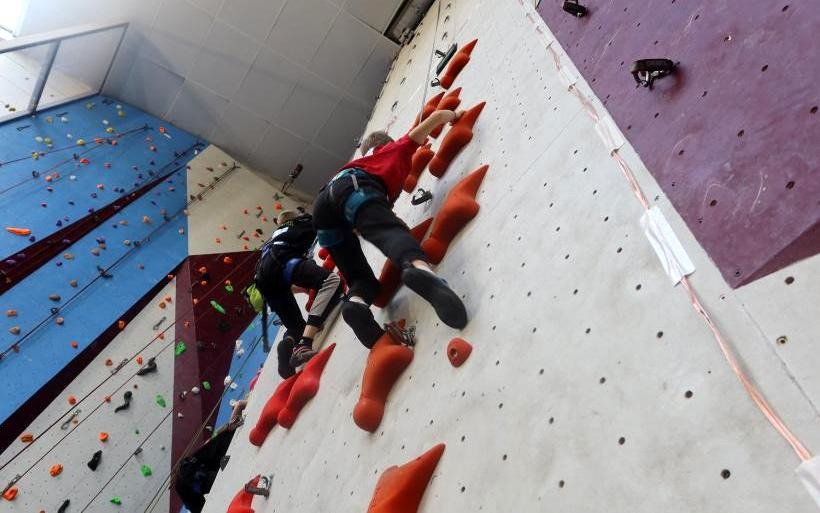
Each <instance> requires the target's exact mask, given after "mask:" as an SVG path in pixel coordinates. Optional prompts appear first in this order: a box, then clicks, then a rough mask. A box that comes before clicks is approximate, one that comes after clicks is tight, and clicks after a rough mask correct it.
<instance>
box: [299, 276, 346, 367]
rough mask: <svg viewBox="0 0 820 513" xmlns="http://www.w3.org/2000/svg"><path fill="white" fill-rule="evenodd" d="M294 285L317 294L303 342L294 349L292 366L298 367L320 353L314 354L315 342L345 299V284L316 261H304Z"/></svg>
mask: <svg viewBox="0 0 820 513" xmlns="http://www.w3.org/2000/svg"><path fill="white" fill-rule="evenodd" d="M291 284H292V285H296V286H297V287H304V288H307V289H313V290H315V291H316V297H315V298H314V299H313V305H312V306H311V308H310V312H308V319H307V324H306V325H305V329H304V331H303V332H302V336H301V338H300V339H299V342H297V343H296V345H295V346H294V347H293V356H292V357H291V365H293V366H294V367H298V366H299V365H302V364H304V363H306V362H307V361H308V360H310V359H311V358H313V356H315V355H316V351H314V350H313V338H314V337H315V336H316V333H318V331H319V329H320V328H321V327H322V326H323V325H324V323H325V320H326V319H327V316H328V315H329V314H330V312H331V311H332V310H333V308H334V307H335V306H336V305H337V304H338V303H339V301H340V300H341V299H342V280H341V279H340V278H339V276H338V275H337V274H335V273H333V272H331V271H329V270H327V269H325V268H323V267H319V266H318V265H316V263H315V262H314V261H312V260H303V261H302V262H301V263H299V264H298V265H297V266H296V267H295V268H294V270H293V274H292V276H291Z"/></svg>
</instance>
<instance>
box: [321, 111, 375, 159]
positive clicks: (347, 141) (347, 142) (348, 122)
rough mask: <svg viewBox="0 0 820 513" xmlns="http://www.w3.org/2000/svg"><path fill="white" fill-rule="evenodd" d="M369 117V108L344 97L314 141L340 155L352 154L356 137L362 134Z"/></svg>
mask: <svg viewBox="0 0 820 513" xmlns="http://www.w3.org/2000/svg"><path fill="white" fill-rule="evenodd" d="M369 117H370V111H369V109H367V108H365V107H363V106H362V105H360V104H359V103H358V102H356V101H351V100H348V99H342V100H341V101H340V102H339V104H338V105H336V108H335V109H334V110H333V112H332V113H331V115H330V118H329V119H328V121H327V123H325V126H323V127H322V129H321V131H320V132H319V135H318V136H316V139H315V140H314V141H315V142H316V144H318V145H320V146H322V147H323V148H327V149H328V150H330V151H331V152H333V153H334V154H336V155H338V156H340V157H344V156H350V155H352V154H353V152H354V150H355V143H354V139H356V138H359V137H361V136H362V130H364V128H365V125H366V124H367V119H368V118H369Z"/></svg>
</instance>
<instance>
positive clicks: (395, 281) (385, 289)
mask: <svg viewBox="0 0 820 513" xmlns="http://www.w3.org/2000/svg"><path fill="white" fill-rule="evenodd" d="M432 223H433V218H432V217H431V218H428V219H425V220H424V221H422V222H421V223H419V224H417V225H416V226H414V227H413V228H412V229H411V230H410V235H412V236H413V238H414V239H416V240H417V241H419V242H421V239H423V238H424V236H425V235H426V234H427V230H428V229H429V228H430V225H431V224H432ZM379 283H381V286H380V287H379V293H378V295H377V296H376V299H375V300H373V304H374V305H376V306H378V307H379V308H384V307H385V306H387V303H389V302H390V300H391V299H393V296H395V295H396V292H397V291H398V290H399V287H400V286H401V271H400V270H399V268H398V267H396V266H395V264H393V262H391V261H390V260H389V259H388V260H385V262H384V266H383V267H382V274H381V276H379Z"/></svg>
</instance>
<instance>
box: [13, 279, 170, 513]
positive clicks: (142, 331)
mask: <svg viewBox="0 0 820 513" xmlns="http://www.w3.org/2000/svg"><path fill="white" fill-rule="evenodd" d="M166 296H171V297H172V298H174V297H176V287H175V285H174V282H171V283H169V284H168V285H166V286H165V287H163V289H162V290H161V291H160V293H159V294H157V295H156V297H155V298H153V299H152V300H151V301H150V302H149V303H148V305H147V306H146V307H145V308H144V309H143V310H142V311H141V312H140V313H138V314H137V315H136V317H135V318H134V319H132V320H131V322H130V323H128V325H127V326H126V327H125V329H124V330H123V331H122V332H121V333H119V334H118V335H117V336H116V337H115V338H114V340H112V341H111V342H110V343H109V345H108V346H107V347H106V348H105V349H104V350H103V351H102V353H100V354H99V355H98V356H97V357H96V358H95V359H94V360H93V361H92V362H91V363H90V364H89V365H88V366H87V367H86V368H85V370H83V372H82V373H81V374H80V375H79V376H78V377H77V378H76V379H75V380H74V381H73V382H72V383H71V384H69V385H68V387H66V389H65V390H64V391H63V393H62V394H60V396H59V397H58V398H57V399H55V400H54V401H53V402H52V403H51V404H50V405H49V406H48V407H47V408H46V409H45V410H44V411H43V413H42V414H41V415H40V416H39V417H37V419H36V420H35V421H34V422H32V424H31V425H30V426H29V427H28V429H27V430H26V432H28V433H32V434H34V435H39V434H40V433H43V432H45V434H44V435H43V436H42V437H40V438H39V439H38V440H36V441H35V442H34V444H33V445H32V446H31V447H30V448H29V449H27V450H26V451H25V452H23V453H21V454H20V456H19V457H17V458H16V459H15V460H14V462H13V463H12V464H11V465H10V466H9V467H8V471H9V472H10V473H11V474H14V473H22V472H23V471H24V470H26V469H29V468H30V467H31V470H29V471H28V472H27V473H26V475H25V476H24V477H23V479H22V480H21V481H20V482H19V483H18V484H17V487H18V489H19V490H20V491H19V494H18V496H17V499H16V500H15V501H13V502H6V501H3V503H2V504H3V506H2V510H3V511H4V512H6V511H7V512H9V513H17V512H20V513H23V512H25V513H29V512H37V511H47V512H55V511H57V508H59V507H60V505H61V504H62V503H63V501H64V500H65V499H69V500H70V501H71V502H70V504H69V507H68V509H66V513H72V512H79V511H81V510H82V509H83V508H85V507H86V506H88V509H86V510H85V511H88V512H92V513H94V512H102V511H111V510H112V508H117V506H114V505H113V504H111V503H110V502H109V501H110V499H111V498H113V497H119V498H120V500H121V501H122V506H121V508H122V510H123V511H143V509H144V507H145V505H147V503H148V500H149V494H148V493H147V490H151V491H153V490H155V489H158V488H159V487H160V484H161V483H162V480H163V479H164V478H165V477H166V476H167V475H168V473H169V472H170V469H171V426H172V423H173V421H174V414H173V412H172V408H173V400H174V397H173V380H174V346H173V340H174V338H173V336H174V329H173V328H171V329H170V330H168V331H167V332H166V335H165V340H159V339H156V340H154V339H155V337H156V335H157V334H158V333H160V332H161V331H163V330H164V329H166V328H167V327H168V326H169V324H170V323H171V322H172V319H173V304H172V305H170V307H169V308H165V309H161V308H159V306H158V304H159V303H160V301H162V299H163V298H165V297H166ZM163 317H166V320H165V321H163V322H161V323H160V322H159V321H160V320H161V319H162V318H163ZM155 326H157V330H154V327H155ZM152 340H154V341H153V342H151V341H152ZM149 342H150V344H149ZM146 345H147V346H148V347H145V346H146ZM166 346H167V347H166ZM144 347H145V348H144ZM143 348H144V349H143ZM136 354H139V355H141V356H142V358H143V361H144V363H147V362H148V359H149V358H151V357H156V364H157V371H156V372H154V373H151V374H148V375H145V376H135V374H134V373H135V372H136V371H137V369H139V367H140V366H139V365H137V363H136V362H135V361H131V362H130V363H128V364H126V365H125V366H124V367H123V368H121V369H120V370H119V371H117V372H116V373H115V374H114V375H112V374H111V371H112V370H113V369H115V368H116V367H117V365H118V364H119V363H120V362H121V361H122V360H124V359H130V358H132V357H134V356H135V355H136ZM43 356H44V357H47V355H43ZM106 360H111V362H112V365H110V366H109V365H107V362H106ZM104 380H105V383H103V381H104ZM101 383H103V384H102V385H101V386H99V388H97V387H98V385H100V384H101ZM126 391H131V393H132V394H133V395H132V399H131V404H130V407H129V408H128V409H127V410H124V411H120V412H117V413H114V409H115V408H116V407H117V406H119V405H121V404H123V394H124V393H125V392H126ZM70 395H73V396H75V397H76V398H77V400H78V401H80V400H81V399H82V398H83V397H85V396H86V395H88V398H87V399H85V400H84V401H80V402H78V403H77V404H76V405H75V406H70V405H69V404H68V397H69V396H70ZM106 396H111V402H110V403H106V402H105V401H104V399H105V397H106ZM157 396H161V397H162V398H163V399H164V400H165V403H166V406H165V407H161V406H160V405H158V404H157V400H156V399H157ZM75 410H80V414H79V415H77V416H76V418H75V420H76V421H77V422H76V423H69V424H68V425H67V429H65V430H63V429H61V428H60V425H61V424H63V422H64V421H65V420H66V419H68V418H69V415H68V412H69V411H71V412H73V411H75ZM63 413H66V415H62V414H63ZM55 421H56V422H57V426H55V427H54V428H52V429H48V430H47V431H46V429H47V428H48V427H49V426H50V425H51V424H52V423H53V422H55ZM101 432H105V433H108V437H109V438H108V440H107V441H106V442H101V441H100V440H99V435H100V433H101ZM23 446H24V444H23V443H22V442H19V441H18V442H15V443H13V444H12V445H11V446H10V447H9V448H8V449H7V450H6V451H5V452H4V453H3V454H2V456H0V463H6V462H7V461H9V460H10V459H11V458H12V457H14V455H15V454H17V453H18V452H19V451H20V450H21V449H22V448H23ZM140 446H141V447H142V451H141V452H140V453H139V454H137V455H134V456H132V455H133V454H134V452H135V451H136V450H137V448H139V447H140ZM52 447H53V449H52ZM100 449H101V450H102V451H103V454H102V459H101V460H100V464H99V466H98V467H97V470H96V471H94V472H92V471H91V470H89V469H88V467H87V466H86V464H87V462H88V461H89V460H90V459H91V456H92V455H93V454H94V452H96V451H97V450H100ZM55 464H61V465H63V471H62V474H60V475H58V476H56V477H51V475H49V469H50V468H51V466H52V465H55ZM142 465H147V466H148V467H149V468H150V469H151V471H152V475H151V476H149V477H144V476H143V475H142V472H141V468H142ZM32 466H33V467H32ZM11 477H13V475H8V476H6V475H5V474H4V478H8V479H10V478H11ZM4 485H5V481H4ZM98 494H99V495H98ZM95 496H96V499H95V500H92V499H94V498H95ZM168 499H169V495H168V493H165V494H163V495H162V497H161V498H160V500H159V503H158V508H159V511H167V510H168V507H169V500H168Z"/></svg>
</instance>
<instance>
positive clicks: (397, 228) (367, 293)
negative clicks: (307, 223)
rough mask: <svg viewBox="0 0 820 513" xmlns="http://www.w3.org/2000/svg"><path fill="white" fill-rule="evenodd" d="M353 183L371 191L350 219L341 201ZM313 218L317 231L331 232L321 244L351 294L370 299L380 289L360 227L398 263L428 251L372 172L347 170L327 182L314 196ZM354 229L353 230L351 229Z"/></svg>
mask: <svg viewBox="0 0 820 513" xmlns="http://www.w3.org/2000/svg"><path fill="white" fill-rule="evenodd" d="M357 186H358V187H359V188H361V189H362V190H364V191H367V192H368V196H372V197H369V198H368V199H367V201H365V202H364V203H363V204H362V205H361V206H360V207H359V208H358V209H357V211H356V214H355V217H354V219H353V225H352V226H351V224H350V222H348V220H347V219H346V217H345V205H346V203H347V201H348V199H349V197H350V195H351V194H353V192H354V191H356V188H357ZM313 222H314V225H315V227H316V230H317V231H319V233H320V235H319V242H320V243H323V241H322V234H321V233H322V231H323V230H324V231H330V232H335V236H336V237H335V239H336V240H335V243H334V244H330V245H327V246H325V247H326V249H327V250H328V252H329V253H330V256H331V257H333V261H334V263H335V264H336V266H337V267H338V268H339V270H340V271H341V272H342V275H343V276H344V277H345V280H346V281H347V285H348V287H350V295H351V296H358V297H360V298H362V299H364V300H365V301H367V303H368V304H371V303H372V302H373V300H374V299H375V297H376V295H377V294H378V292H379V280H378V279H377V278H376V276H375V275H374V274H373V269H371V267H370V264H368V263H367V258H365V256H364V253H363V252H362V247H361V244H360V243H359V238H358V236H357V235H356V233H357V232H358V234H359V235H361V236H362V237H363V238H364V239H365V240H366V241H368V242H370V243H371V244H373V245H374V246H376V247H377V248H379V250H380V251H381V252H382V253H384V255H385V256H386V257H387V258H389V259H390V260H391V261H392V262H393V263H394V264H395V265H396V266H398V267H399V268H400V269H401V268H404V267H405V266H407V265H409V264H410V262H412V261H413V260H424V261H427V255H426V254H425V253H424V251H423V250H422V249H421V246H420V245H419V243H418V241H417V240H416V239H414V238H413V236H412V235H411V234H410V230H409V229H408V228H407V225H406V224H404V222H403V221H402V220H401V219H399V218H398V216H396V214H395V213H393V209H392V207H391V205H390V204H389V203H388V202H387V194H386V192H385V189H384V186H383V185H382V183H381V181H379V180H378V179H377V178H375V177H364V178H363V177H361V176H358V177H356V180H355V181H354V179H353V177H350V176H345V177H342V178H338V179H336V180H334V181H333V182H331V183H330V184H328V186H327V187H325V188H324V189H323V190H322V191H321V192H320V193H319V196H318V197H317V198H316V202H315V203H314V207H313ZM354 230H355V231H354Z"/></svg>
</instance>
